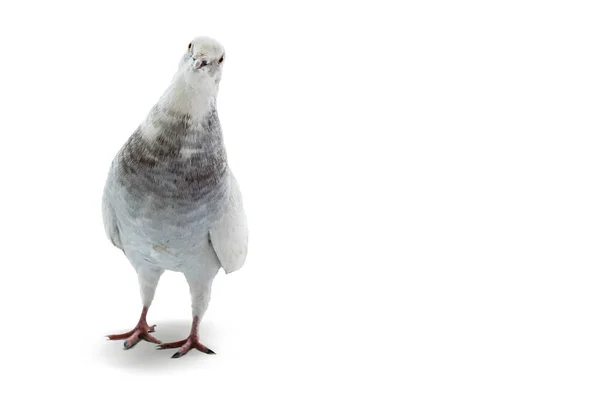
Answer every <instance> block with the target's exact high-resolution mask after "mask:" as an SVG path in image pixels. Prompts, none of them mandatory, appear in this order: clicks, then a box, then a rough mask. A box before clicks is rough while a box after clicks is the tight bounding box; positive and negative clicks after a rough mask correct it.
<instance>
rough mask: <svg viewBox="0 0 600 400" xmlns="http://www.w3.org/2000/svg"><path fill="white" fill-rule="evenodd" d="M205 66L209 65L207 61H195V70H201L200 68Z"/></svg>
mask: <svg viewBox="0 0 600 400" xmlns="http://www.w3.org/2000/svg"><path fill="white" fill-rule="evenodd" d="M205 65H208V63H207V62H206V61H205V60H196V59H194V68H196V69H200V68H202V67H204V66H205Z"/></svg>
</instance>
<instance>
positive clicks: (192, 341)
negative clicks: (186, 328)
mask: <svg viewBox="0 0 600 400" xmlns="http://www.w3.org/2000/svg"><path fill="white" fill-rule="evenodd" d="M177 347H179V348H180V349H179V351H178V352H177V353H175V354H173V356H172V358H179V357H181V356H184V355H185V354H186V353H187V352H188V351H190V350H191V349H196V350H198V351H201V352H203V353H206V354H215V352H214V351H212V350H211V349H209V348H208V347H206V346H205V345H203V344H202V343H200V341H198V336H197V335H190V336H188V338H187V339H183V340H180V341H178V342H171V343H162V344H159V345H158V346H156V348H157V349H159V350H164V349H176V348H177Z"/></svg>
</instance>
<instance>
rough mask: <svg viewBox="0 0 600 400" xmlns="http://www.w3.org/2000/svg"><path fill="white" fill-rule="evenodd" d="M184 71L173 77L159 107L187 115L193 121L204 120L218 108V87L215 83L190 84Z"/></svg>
mask: <svg viewBox="0 0 600 400" xmlns="http://www.w3.org/2000/svg"><path fill="white" fill-rule="evenodd" d="M186 78H189V77H188V76H187V75H186V74H185V72H184V71H179V72H178V73H176V74H175V76H174V77H173V81H172V82H171V85H169V87H168V88H167V90H165V92H164V93H163V95H162V96H161V98H160V99H159V101H158V103H157V107H158V108H159V109H161V110H162V111H165V112H167V113H174V114H181V115H186V116H188V117H189V118H191V119H192V120H202V119H204V118H205V117H206V116H207V114H209V113H211V112H212V111H213V110H214V109H215V108H216V103H217V86H216V85H215V84H214V82H210V81H209V80H206V81H205V82H193V83H191V82H189V81H188V79H186Z"/></svg>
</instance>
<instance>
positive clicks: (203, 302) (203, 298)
mask: <svg viewBox="0 0 600 400" xmlns="http://www.w3.org/2000/svg"><path fill="white" fill-rule="evenodd" d="M217 271H218V268H216V269H215V270H214V271H212V273H211V274H210V275H208V276H207V275H198V274H191V273H187V274H186V279H187V281H188V284H189V285H190V292H191V295H192V315H193V320H192V330H191V332H190V335H189V336H188V337H187V339H184V340H180V341H178V342H171V343H162V344H160V345H158V346H156V348H157V349H160V350H162V349H174V348H178V347H179V348H180V349H179V351H178V352H177V353H175V354H173V358H179V357H181V356H183V355H185V354H186V353H187V352H188V351H190V350H191V349H196V350H199V351H201V352H203V353H206V354H215V352H214V351H212V350H211V349H209V348H208V347H206V346H204V345H203V344H202V343H200V341H199V340H198V325H199V324H200V321H201V320H202V317H203V316H204V313H205V312H206V309H207V308H208V302H209V300H210V289H211V285H212V280H213V278H214V275H216V272H217Z"/></svg>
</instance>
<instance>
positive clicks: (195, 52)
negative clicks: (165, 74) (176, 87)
mask: <svg viewBox="0 0 600 400" xmlns="http://www.w3.org/2000/svg"><path fill="white" fill-rule="evenodd" d="M224 62H225V48H224V47H223V46H222V45H221V44H220V43H219V42H217V41H216V40H215V39H212V38H209V37H206V36H200V37H197V38H195V39H194V40H192V41H191V42H190V43H189V44H188V46H187V49H186V52H185V54H184V55H183V57H182V58H181V61H180V62H179V71H180V72H181V73H182V74H183V76H184V77H185V81H186V83H187V84H188V85H190V86H193V87H198V88H200V89H201V88H204V89H209V90H210V89H217V87H218V85H219V81H220V80H221V71H222V70H223V64H224Z"/></svg>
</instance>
